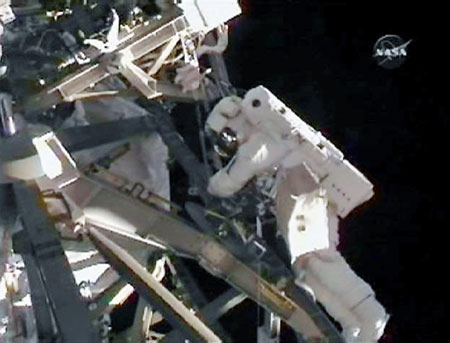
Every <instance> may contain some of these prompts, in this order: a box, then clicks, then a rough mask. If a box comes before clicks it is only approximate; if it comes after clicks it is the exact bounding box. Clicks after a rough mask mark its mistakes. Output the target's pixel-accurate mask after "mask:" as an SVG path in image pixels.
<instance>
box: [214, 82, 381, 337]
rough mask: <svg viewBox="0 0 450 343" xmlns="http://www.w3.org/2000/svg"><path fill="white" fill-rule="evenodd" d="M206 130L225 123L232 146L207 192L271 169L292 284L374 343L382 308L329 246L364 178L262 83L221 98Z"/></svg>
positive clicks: (362, 192) (358, 198) (223, 191)
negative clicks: (231, 153)
mask: <svg viewBox="0 0 450 343" xmlns="http://www.w3.org/2000/svg"><path fill="white" fill-rule="evenodd" d="M206 130H208V131H213V132H216V133H221V132H223V131H224V130H228V131H229V130H231V131H232V132H233V133H234V135H235V139H236V140H237V145H238V149H237V152H236V154H235V155H234V157H233V158H232V160H231V161H230V162H229V163H228V165H227V166H225V167H224V168H222V169H221V170H219V171H218V172H217V173H216V174H215V175H213V176H212V177H211V179H210V180H209V185H208V191H209V192H210V193H211V194H214V195H217V196H220V197H228V196H231V195H233V194H234V193H236V192H237V191H239V190H240V189H241V188H243V187H244V186H245V185H246V184H247V182H248V181H249V180H251V179H252V178H253V177H255V176H258V175H262V174H264V173H275V175H276V178H277V190H276V196H275V203H276V210H275V212H276V213H275V215H276V218H277V225H278V230H279V232H280V233H281V235H282V236H283V238H284V239H285V241H286V243H287V246H288V249H289V253H290V255H291V263H292V269H293V272H294V274H295V275H296V277H297V279H296V281H297V283H298V284H299V285H302V286H306V287H309V288H311V289H312V291H313V292H314V295H315V297H316V299H317V300H318V301H319V302H321V303H322V304H323V305H324V307H325V308H326V310H327V312H328V313H329V314H330V315H331V316H332V317H334V319H336V320H337V321H338V322H339V323H340V324H341V326H342V328H343V335H344V338H345V339H346V341H347V342H358V343H369V342H377V340H378V339H379V338H380V337H381V336H382V334H383V331H384V327H385V325H386V322H387V320H388V315H387V314H386V311H385V309H384V308H383V306H382V305H381V304H380V303H379V302H378V301H377V300H376V299H375V293H374V291H373V290H372V288H371V287H370V286H369V285H368V284H367V283H366V282H365V281H363V280H362V279H361V278H359V277H358V276H357V275H356V274H355V272H354V271H353V270H352V269H351V268H350V266H349V265H348V264H347V262H346V261H345V259H344V258H343V257H342V255H341V254H340V253H339V251H338V250H337V246H338V243H339V235H338V218H339V217H341V218H344V217H345V216H347V214H348V213H350V212H351V211H352V210H353V209H354V208H356V207H357V206H359V205H361V204H362V203H364V202H366V201H367V200H368V199H370V198H371V197H372V195H373V186H372V184H371V183H370V182H369V181H368V180H367V179H366V178H365V177H364V175H363V174H361V173H360V172H359V171H358V170H357V169H356V168H355V167H354V166H352V165H351V164H350V163H349V162H348V161H347V160H345V159H344V156H343V154H342V152H341V151H339V149H337V148H336V147H335V146H334V145H333V144H332V143H331V142H330V141H328V140H327V139H326V138H325V137H323V136H322V134H321V133H320V132H318V131H316V130H314V129H313V128H312V127H311V126H309V125H308V124H306V123H305V122H304V121H303V120H302V119H301V118H300V117H299V116H297V115H296V114H295V113H294V112H293V111H292V110H291V109H289V108H288V107H287V106H286V105H285V104H284V103H283V102H282V101H280V100H279V99H278V98H277V97H276V96H275V95H273V94H272V93H271V92H270V91H269V90H267V89H266V88H264V87H263V86H258V87H256V88H253V89H251V90H249V91H248V92H247V93H246V94H245V96H244V98H239V97H237V96H230V97H226V98H224V99H222V100H221V101H220V102H219V103H218V104H217V105H216V106H215V108H214V109H213V110H212V112H211V113H210V115H209V117H208V119H207V122H206Z"/></svg>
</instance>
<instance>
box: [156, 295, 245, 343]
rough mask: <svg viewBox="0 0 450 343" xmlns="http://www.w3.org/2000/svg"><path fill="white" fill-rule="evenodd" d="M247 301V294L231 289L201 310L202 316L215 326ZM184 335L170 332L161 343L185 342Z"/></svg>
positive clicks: (178, 332)
mask: <svg viewBox="0 0 450 343" xmlns="http://www.w3.org/2000/svg"><path fill="white" fill-rule="evenodd" d="M245 299H247V296H246V295H245V294H242V293H240V292H239V291H237V290H235V289H234V288H231V289H229V290H228V291H226V292H225V293H223V294H221V295H220V296H218V297H217V298H216V299H214V300H213V301H212V302H210V303H209V304H208V305H206V306H204V307H203V308H202V309H201V310H200V314H201V315H202V317H203V318H205V322H206V323H207V324H209V325H211V324H214V323H215V322H217V320H218V319H219V318H220V317H221V316H223V315H224V314H225V313H227V312H228V311H230V310H231V309H233V308H234V307H236V306H237V305H239V304H240V303H241V302H243V301H244V300H245ZM183 338H184V337H183V334H182V333H181V332H180V331H176V330H174V331H171V332H169V333H168V334H167V335H166V336H165V337H164V338H163V339H162V340H161V342H160V343H172V342H183V343H184V341H183Z"/></svg>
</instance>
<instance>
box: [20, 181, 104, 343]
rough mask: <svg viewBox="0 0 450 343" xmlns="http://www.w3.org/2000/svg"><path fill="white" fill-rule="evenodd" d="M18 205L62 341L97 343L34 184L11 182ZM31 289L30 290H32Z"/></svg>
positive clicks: (85, 308)
mask: <svg viewBox="0 0 450 343" xmlns="http://www.w3.org/2000/svg"><path fill="white" fill-rule="evenodd" d="M13 187H14V193H15V196H16V202H17V206H18V208H19V212H20V213H21V219H22V223H23V227H24V229H25V230H26V232H27V234H28V237H29V242H30V244H31V254H32V255H33V258H34V259H35V261H36V264H37V268H38V269H39V271H40V274H41V279H42V281H43V287H44V288H45V290H46V293H47V297H48V301H49V304H50V306H51V308H52V312H53V314H54V318H55V320H56V325H57V328H58V333H59V335H60V337H61V340H62V342H67V343H68V342H73V343H79V342H96V341H97V335H96V333H95V331H94V328H93V326H92V323H91V322H90V316H89V311H88V309H87V307H86V305H85V304H84V303H83V301H82V300H81V296H80V293H79V289H78V287H77V285H76V283H75V279H74V276H73V273H72V271H71V270H70V266H69V263H68V261H67V258H66V255H65V254H64V250H63V248H62V246H61V242H60V240H59V238H58V235H57V233H56V230H55V228H54V225H53V223H52V222H51V220H50V217H49V215H48V214H47V213H46V211H45V210H44V208H45V204H44V202H43V201H42V200H41V199H40V197H39V192H38V190H37V188H36V187H35V186H34V185H24V184H14V185H13ZM31 291H33V289H31Z"/></svg>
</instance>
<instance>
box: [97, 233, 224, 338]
mask: <svg viewBox="0 0 450 343" xmlns="http://www.w3.org/2000/svg"><path fill="white" fill-rule="evenodd" d="M89 237H90V238H91V240H92V241H93V243H94V244H95V245H96V246H97V248H98V250H99V251H100V252H101V253H102V254H103V255H104V256H105V258H106V259H107V260H108V262H109V263H110V264H111V265H112V266H113V267H114V268H115V269H116V270H117V271H118V272H119V273H120V274H121V275H122V276H123V277H124V278H125V279H127V280H128V281H129V282H130V284H132V285H133V286H134V288H135V289H136V291H137V292H138V293H139V294H140V295H141V296H142V297H144V298H145V299H146V300H147V301H148V302H149V303H150V304H152V306H154V307H155V309H157V310H158V311H159V312H161V314H162V315H163V316H164V318H166V320H168V321H169V322H170V324H171V325H173V326H174V327H176V328H177V329H179V330H181V331H183V333H184V334H185V335H186V336H187V337H188V338H189V339H191V340H192V342H208V343H218V342H221V340H220V338H219V337H217V336H216V335H215V334H214V332H212V331H211V330H210V329H209V328H208V327H207V326H206V325H205V324H204V323H203V322H201V321H200V319H198V318H197V317H196V316H195V315H194V314H193V313H192V312H191V311H190V310H189V309H188V308H186V307H185V306H184V305H183V303H181V302H180V301H179V300H178V299H177V298H176V297H175V296H174V295H173V294H172V293H170V291H169V290H167V289H166V288H165V287H164V286H163V285H161V284H160V283H159V282H158V281H157V280H156V279H155V278H154V277H153V276H152V275H151V274H150V273H149V272H148V271H147V270H146V269H145V268H144V267H143V266H142V265H141V264H140V263H138V262H137V261H136V260H135V259H134V258H133V257H132V256H131V255H130V254H129V253H128V252H126V251H125V250H124V249H122V248H121V247H120V246H118V245H117V244H115V243H114V242H113V241H111V240H110V239H108V238H107V237H106V236H104V235H103V234H101V233H100V232H99V231H98V230H96V229H94V228H90V229H89Z"/></svg>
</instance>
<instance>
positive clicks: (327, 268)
mask: <svg viewBox="0 0 450 343" xmlns="http://www.w3.org/2000/svg"><path fill="white" fill-rule="evenodd" d="M327 250H331V249H327ZM305 281H306V284H308V285H309V286H310V287H311V288H312V289H313V290H314V292H315V294H316V297H317V299H318V300H319V302H321V303H322V304H323V305H324V306H325V308H326V309H327V311H329V313H330V315H332V316H333V317H334V318H336V320H338V321H339V322H340V324H341V325H342V327H343V330H344V334H346V335H347V341H348V342H361V343H372V342H376V341H377V340H378V339H379V338H380V337H381V335H382V334H383V330H384V326H385V324H386V321H387V314H386V312H385V310H384V308H383V307H382V306H381V305H380V304H379V303H378V301H377V300H376V299H375V293H374V291H373V290H372V288H371V287H370V286H369V285H368V284H367V283H366V282H365V281H364V280H362V279H361V278H360V277H358V276H357V275H356V274H355V272H354V271H353V270H352V269H351V268H350V266H349V265H348V264H347V262H346V261H345V260H344V258H343V257H342V256H341V254H340V253H339V252H337V251H336V250H335V251H332V250H331V251H321V252H315V253H312V254H311V256H310V257H309V259H308V262H307V264H306V277H305ZM321 286H323V287H321ZM355 319H356V320H357V322H355ZM358 332H359V334H358V335H357V333H358Z"/></svg>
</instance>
